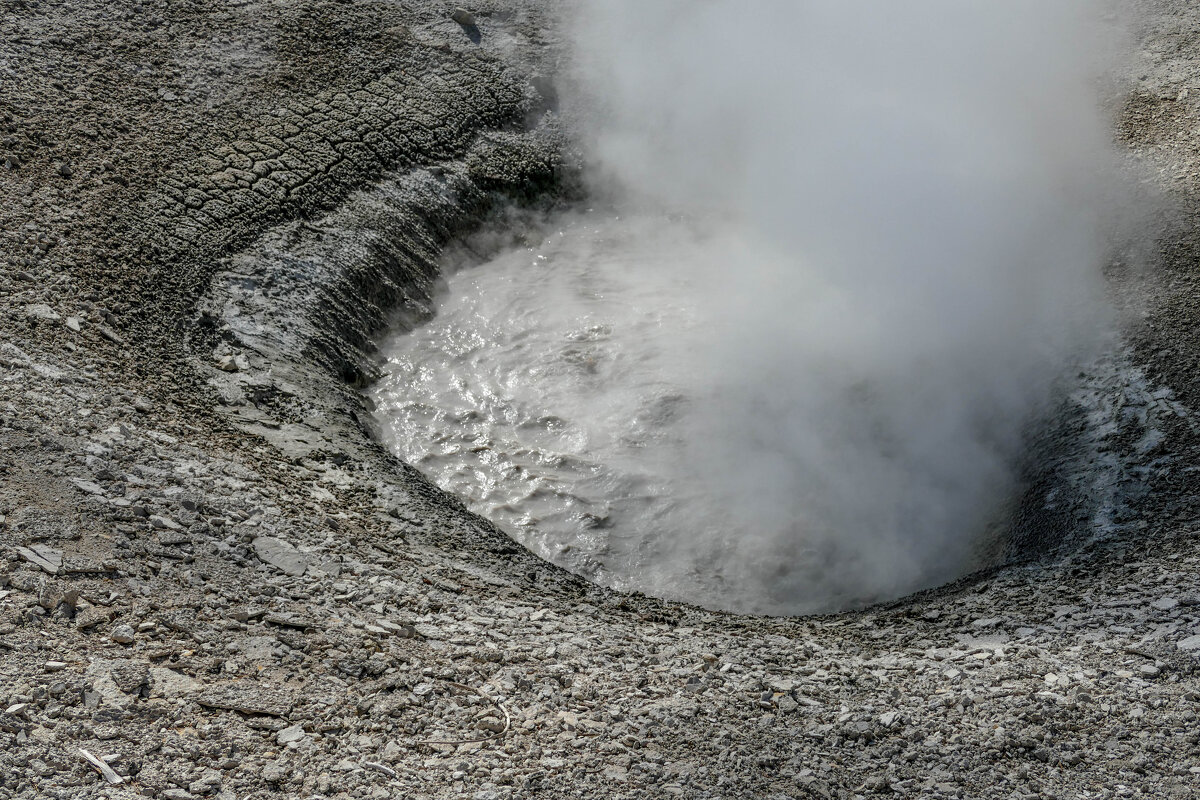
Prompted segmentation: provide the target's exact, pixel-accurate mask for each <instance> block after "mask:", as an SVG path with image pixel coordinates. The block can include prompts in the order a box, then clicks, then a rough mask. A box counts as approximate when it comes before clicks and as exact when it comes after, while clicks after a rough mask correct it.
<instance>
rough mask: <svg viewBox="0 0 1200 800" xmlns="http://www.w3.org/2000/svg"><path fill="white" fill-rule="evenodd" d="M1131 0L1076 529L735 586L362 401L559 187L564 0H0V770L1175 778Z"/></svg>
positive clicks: (1195, 614) (1083, 786)
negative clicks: (501, 522) (1104, 288)
mask: <svg viewBox="0 0 1200 800" xmlns="http://www.w3.org/2000/svg"><path fill="white" fill-rule="evenodd" d="M1144 5H1145V6H1146V8H1147V14H1146V16H1145V17H1144V19H1145V31H1143V35H1142V40H1141V45H1140V47H1141V50H1140V55H1139V59H1138V63H1137V65H1136V69H1135V70H1134V72H1135V73H1136V74H1134V75H1131V77H1130V81H1129V86H1128V90H1129V91H1128V96H1127V98H1126V99H1125V101H1123V110H1122V112H1121V114H1120V119H1119V123H1118V125H1117V130H1118V133H1119V136H1120V138H1121V140H1122V141H1123V142H1124V143H1125V146H1126V147H1127V148H1128V150H1129V153H1130V159H1131V162H1132V163H1134V164H1136V165H1138V166H1139V168H1140V169H1142V170H1144V171H1145V172H1146V173H1147V174H1149V175H1151V176H1152V178H1151V181H1150V182H1151V184H1152V186H1153V188H1154V189H1155V191H1157V192H1158V193H1160V194H1162V195H1163V196H1164V197H1165V198H1166V199H1167V200H1168V202H1167V203H1165V204H1164V205H1165V207H1167V208H1168V209H1170V211H1169V212H1168V213H1164V214H1162V215H1161V216H1162V218H1163V227H1164V230H1165V232H1166V233H1165V235H1164V237H1163V239H1162V245H1161V248H1160V250H1161V258H1159V259H1158V260H1159V261H1160V262H1161V263H1160V266H1159V268H1158V269H1157V270H1156V271H1155V272H1153V273H1151V274H1142V273H1136V274H1127V273H1129V271H1128V270H1122V269H1121V268H1114V278H1113V286H1114V292H1115V293H1116V294H1118V296H1119V298H1120V299H1121V300H1122V301H1123V304H1124V305H1126V306H1127V307H1128V308H1129V314H1128V317H1129V320H1128V331H1127V333H1126V335H1125V338H1124V341H1123V343H1122V344H1119V345H1115V346H1114V355H1113V356H1112V357H1111V361H1112V363H1114V364H1116V365H1117V366H1116V367H1114V368H1113V369H1111V370H1109V371H1108V372H1105V370H1103V369H1099V370H1098V371H1097V377H1096V378H1095V379H1094V380H1093V381H1091V382H1090V383H1088V384H1086V385H1085V386H1084V387H1083V388H1082V389H1081V390H1080V392H1078V393H1077V394H1076V395H1075V396H1074V397H1073V398H1072V399H1071V400H1070V401H1069V402H1071V403H1073V404H1075V407H1076V409H1075V410H1076V412H1077V413H1079V414H1101V415H1106V416H1107V417H1110V418H1112V419H1114V420H1116V421H1117V423H1119V424H1115V425H1114V426H1113V428H1112V431H1111V432H1110V433H1108V434H1106V435H1105V436H1103V437H1101V438H1100V439H1099V440H1097V441H1095V442H1092V443H1091V445H1090V446H1089V447H1087V448H1083V450H1081V451H1080V453H1077V454H1076V457H1078V458H1084V459H1091V460H1092V461H1094V463H1095V464H1096V467H1097V471H1100V472H1103V469H1101V468H1102V467H1105V465H1109V466H1111V464H1112V463H1117V462H1119V464H1118V466H1119V467H1120V468H1116V467H1113V469H1112V470H1110V471H1109V472H1108V473H1105V474H1106V475H1108V477H1107V478H1105V479H1104V481H1103V483H1104V485H1105V487H1107V488H1105V491H1107V492H1108V494H1105V495H1104V497H1102V498H1100V499H1099V500H1096V501H1095V502H1092V503H1091V504H1087V503H1084V504H1082V505H1077V506H1071V508H1070V509H1069V510H1070V512H1071V513H1072V514H1075V515H1076V516H1079V515H1080V514H1082V515H1083V516H1082V517H1080V519H1078V520H1076V522H1078V523H1079V524H1080V525H1082V527H1084V528H1085V529H1089V530H1093V532H1097V533H1100V532H1102V533H1104V534H1105V535H1104V536H1099V537H1090V538H1089V537H1077V538H1076V540H1075V542H1076V543H1075V545H1074V546H1073V547H1072V548H1070V549H1069V551H1060V552H1055V553H1049V554H1046V553H1042V555H1041V557H1040V558H1037V559H1036V560H1025V561H1022V562H1019V563H1014V564H1012V565H1010V566H1008V567H1007V568H1005V569H1001V570H997V571H993V572H990V573H987V574H983V575H977V576H972V577H970V578H968V579H964V580H962V581H960V582H958V583H956V584H954V585H952V586H948V587H944V588H942V589H939V590H936V591H931V592H927V593H925V594H922V595H920V596H917V597H914V598H909V599H906V600H904V601H901V602H898V603H895V604H892V605H889V606H886V607H881V608H873V609H868V610H866V611H862V612H855V613H847V614H842V615H836V616H829V617H819V618H805V619H760V618H748V617H739V616H734V615H726V614H718V613H710V612H706V611H702V610H698V609H695V608H690V607H687V606H682V605H676V604H669V603H664V602H660V601H657V600H654V599H651V598H646V597H642V596H637V595H620V594H616V593H613V592H610V591H607V590H604V589H601V588H598V587H594V586H591V585H588V584H586V583H584V582H582V581H580V580H578V579H576V578H574V577H573V576H571V575H569V574H566V573H564V572H562V571H561V570H558V569H557V568H555V567H553V566H551V565H548V564H545V563H543V562H540V561H538V560H537V559H535V558H534V557H533V556H531V555H530V554H528V553H526V552H525V551H523V550H522V549H520V548H518V547H517V546H515V545H514V544H513V543H512V542H510V541H509V540H508V539H507V538H506V537H504V536H503V534H501V533H500V532H499V531H497V530H496V529H495V528H494V527H493V526H491V525H490V524H489V523H487V522H486V521H484V520H481V519H479V518H476V517H473V516H472V515H470V514H469V513H467V512H466V511H465V510H464V509H463V507H462V505H461V504H460V503H459V502H458V501H456V500H455V499H454V498H450V497H446V496H445V495H443V494H442V493H440V492H439V491H437V490H436V489H434V488H433V487H431V486H430V485H429V484H428V483H427V482H426V481H425V480H424V479H423V478H421V477H420V476H419V475H417V474H415V472H414V471H413V470H411V469H409V468H407V467H405V466H404V465H402V464H400V463H397V462H396V461H395V460H394V459H392V458H391V456H389V454H388V453H387V452H385V451H384V450H383V449H382V448H381V447H380V446H379V445H378V444H376V443H375V442H374V441H373V440H372V438H371V437H370V433H371V431H370V417H369V409H367V408H366V406H365V404H364V403H365V401H364V400H363V399H362V397H361V396H360V395H359V393H358V392H357V389H358V388H360V387H361V386H362V385H364V384H365V382H367V381H369V380H370V379H371V376H372V372H371V370H372V367H371V364H372V338H371V337H372V335H373V334H375V333H376V332H377V331H379V330H380V329H381V328H382V327H383V326H385V325H386V324H387V323H388V322H389V321H390V320H392V319H394V315H395V313H396V309H403V310H404V311H406V312H407V313H408V318H410V319H419V318H420V317H421V315H423V314H427V313H428V311H429V303H430V293H431V291H432V288H433V286H434V283H435V281H436V275H437V267H436V264H437V258H438V254H439V253H440V252H441V249H442V248H443V247H444V246H445V245H446V244H447V243H449V242H451V241H453V240H455V239H456V238H457V237H460V236H462V235H464V234H466V233H468V232H470V231H471V230H472V229H473V228H475V227H476V226H478V224H479V222H480V220H483V219H486V218H488V216H489V215H491V214H494V213H499V209H501V208H504V207H506V206H507V205H508V204H510V203H512V202H513V201H520V202H524V203H527V204H528V203H533V204H537V203H546V202H551V201H553V200H554V199H555V198H558V197H561V196H562V195H563V194H566V193H569V192H570V186H571V183H572V178H571V175H572V166H571V165H572V164H573V160H572V157H571V155H570V153H571V147H570V145H569V139H568V138H567V131H565V130H564V123H562V122H561V121H560V120H558V119H557V117H556V114H555V113H554V112H555V106H556V100H555V97H554V92H553V91H552V89H551V88H550V84H549V82H548V80H547V79H546V78H545V77H543V76H545V75H552V74H553V72H554V64H555V63H556V60H557V59H558V58H559V43H558V39H557V37H556V36H555V35H554V34H553V33H552V31H553V20H554V18H555V14H557V13H558V12H559V8H558V5H557V4H555V3H552V2H536V1H535V0H525V1H523V2H515V1H514V2H505V3H501V2H494V3H480V4H479V6H478V7H475V8H473V9H472V10H473V12H474V22H473V23H472V22H470V20H467V24H463V23H462V22H459V21H455V20H453V19H451V16H450V15H451V11H452V10H453V9H452V7H450V6H441V5H438V4H421V5H420V6H414V7H405V6H400V5H397V4H394V3H386V2H345V3H322V2H310V1H309V0H300V1H299V2H282V1H280V2H269V1H268V2H226V3H221V2H216V0H211V1H210V0H185V1H184V2H178V1H177V2H171V3H166V2H156V0H147V1H146V2H133V1H132V0H114V1H113V2H106V3H103V4H101V3H90V4H77V3H68V2H49V1H45V2H38V1H37V0H21V1H19V2H18V1H16V0H5V1H4V2H3V3H2V4H0V8H2V10H3V13H2V14H0V198H3V200H4V202H3V203H0V258H2V259H3V263H4V270H3V272H2V273H0V331H2V336H0V476H2V477H3V482H2V483H0V648H2V649H3V651H4V652H3V658H2V659H0V741H2V742H3V744H4V747H3V748H2V749H0V798H3V797H45V798H57V797H62V798H74V797H109V798H125V797H134V796H150V797H163V798H171V799H172V800H182V799H184V798H191V797H219V798H223V799H231V798H237V799H238V800H242V798H267V797H287V798H291V797H305V798H307V797H339V798H341V797H356V798H357V797H369V798H389V797H407V798H414V799H415V798H443V797H444V798H449V797H464V796H465V797H471V798H477V799H478V800H487V799H488V798H525V797H588V798H593V797H598V798H608V797H612V798H616V797H643V798H658V797H670V796H674V797H684V798H692V797H697V798H701V797H711V798H746V797H761V798H839V799H840V798H856V797H870V796H873V795H884V796H886V795H889V794H892V795H897V796H900V797H945V798H984V797H998V798H1011V797H1018V798H1034V797H1039V798H1050V797H1057V798H1108V797H1114V796H1121V797H1126V796H1127V797H1137V796H1144V797H1152V798H1188V797H1193V796H1196V795H1197V793H1200V730H1198V729H1197V725H1196V720H1197V709H1198V708H1200V685H1198V684H1197V672H1196V666H1197V658H1200V579H1198V578H1197V569H1196V564H1197V562H1198V561H1200V543H1198V542H1197V540H1196V538H1195V537H1194V535H1193V534H1194V532H1195V531H1196V528H1197V522H1196V520H1197V503H1196V497H1197V496H1198V493H1197V492H1196V486H1197V481H1196V478H1195V477H1194V476H1195V467H1193V466H1191V465H1192V464H1195V463H1197V458H1196V457H1197V455H1200V448H1197V444H1196V441H1197V437H1196V424H1197V423H1196V422H1195V420H1194V418H1193V409H1195V408H1196V407H1197V404H1200V383H1197V380H1198V378H1197V376H1198V375H1200V370H1198V369H1197V367H1198V366H1200V363H1198V362H1200V339H1198V338H1197V333H1196V330H1197V328H1196V326H1195V324H1194V322H1193V320H1194V319H1195V318H1196V309H1195V304H1196V302H1197V297H1198V296H1200V286H1198V285H1197V271H1196V270H1195V268H1194V264H1195V262H1196V255H1197V252H1198V251H1197V248H1198V247H1200V238H1198V235H1197V233H1196V231H1197V226H1196V225H1195V222H1196V216H1197V210H1198V209H1200V203H1198V199H1197V188H1198V182H1200V61H1198V60H1197V54H1198V53H1200V9H1196V8H1194V7H1193V6H1192V5H1191V4H1189V3H1186V2H1182V1H1175V2H1171V1H1169V0H1154V1H1153V2H1151V1H1150V0H1147V2H1145V3H1144ZM1114 375H1119V376H1120V380H1119V381H1118V380H1116V379H1115V378H1113V377H1112V376H1114ZM1105 376H1108V377H1105ZM1118 484H1119V485H1120V486H1118V488H1119V489H1122V490H1121V491H1118V492H1116V493H1114V492H1113V491H1110V490H1112V487H1113V486H1115V485H1118ZM1126 484H1127V485H1126ZM1122 487H1123V488H1122ZM1075 489H1076V493H1077V494H1078V495H1080V496H1087V495H1089V493H1094V491H1100V490H1099V489H1096V487H1090V486H1076V487H1075ZM1101 493H1102V494H1103V492H1101ZM1113 498H1116V500H1113ZM1093 500H1095V498H1093ZM1033 511H1034V512H1036V511H1037V509H1036V508H1034V509H1033ZM1045 545H1046V541H1045V536H1044V535H1043V536H1042V537H1041V538H1040V539H1039V546H1038V547H1037V548H1033V552H1041V551H1042V550H1044V549H1045Z"/></svg>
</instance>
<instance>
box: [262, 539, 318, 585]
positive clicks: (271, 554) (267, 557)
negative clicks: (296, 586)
mask: <svg viewBox="0 0 1200 800" xmlns="http://www.w3.org/2000/svg"><path fill="white" fill-rule="evenodd" d="M254 553H255V555H257V556H258V557H259V558H260V559H262V560H263V561H265V562H266V563H268V564H270V565H271V566H273V567H275V568H276V569H279V570H282V571H283V572H284V573H285V574H287V575H293V576H295V575H303V574H304V571H305V570H306V569H308V565H309V564H310V563H311V559H309V557H308V556H306V555H304V554H303V553H301V552H300V551H298V550H297V549H296V548H295V547H293V546H292V545H290V544H288V543H287V542H285V541H283V540H282V539H276V538H275V537H274V536H259V537H258V538H257V539H255V540H254Z"/></svg>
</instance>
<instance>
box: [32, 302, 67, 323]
mask: <svg viewBox="0 0 1200 800" xmlns="http://www.w3.org/2000/svg"><path fill="white" fill-rule="evenodd" d="M25 318H26V319H38V320H44V321H45V322H57V321H58V320H60V319H62V317H60V316H59V315H58V314H57V313H56V312H55V311H54V309H53V308H51V307H50V306H48V305H46V304H45V303H30V304H29V305H27V306H25Z"/></svg>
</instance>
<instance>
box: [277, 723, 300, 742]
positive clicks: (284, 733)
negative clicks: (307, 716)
mask: <svg viewBox="0 0 1200 800" xmlns="http://www.w3.org/2000/svg"><path fill="white" fill-rule="evenodd" d="M303 738H304V726H303V725H299V724H297V725H291V726H289V727H287V728H284V729H283V730H281V731H280V732H279V733H277V734H275V741H276V742H278V743H279V744H282V745H286V744H289V743H291V742H298V741H300V740H301V739H303Z"/></svg>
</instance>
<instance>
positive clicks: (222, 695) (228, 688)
mask: <svg viewBox="0 0 1200 800" xmlns="http://www.w3.org/2000/svg"><path fill="white" fill-rule="evenodd" d="M195 700H196V702H197V703H199V704H200V705H202V706H207V707H208V708H221V709H225V710H227V711H240V712H242V713H243V714H267V715H269V716H272V717H282V716H285V715H286V714H287V713H288V711H290V710H291V708H292V697H291V695H289V694H288V693H287V692H284V691H281V690H278V689H261V688H257V687H254V686H243V685H239V684H227V685H225V686H213V687H211V688H209V689H206V690H205V691H203V692H201V693H200V694H198V695H197V696H196V697H195Z"/></svg>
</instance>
